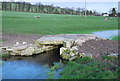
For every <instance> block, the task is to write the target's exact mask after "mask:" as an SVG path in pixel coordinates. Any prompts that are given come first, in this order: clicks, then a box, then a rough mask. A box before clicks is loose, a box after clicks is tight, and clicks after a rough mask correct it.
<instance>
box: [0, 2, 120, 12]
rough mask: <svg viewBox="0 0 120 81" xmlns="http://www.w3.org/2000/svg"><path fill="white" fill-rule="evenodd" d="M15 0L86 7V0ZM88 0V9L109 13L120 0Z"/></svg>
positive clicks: (116, 6) (63, 6)
mask: <svg viewBox="0 0 120 81" xmlns="http://www.w3.org/2000/svg"><path fill="white" fill-rule="evenodd" d="M0 1H10V0H0ZM13 1H15V2H16V1H22V2H23V1H25V2H31V3H32V4H35V3H37V2H41V3H42V4H43V5H51V4H54V6H59V7H62V8H65V7H69V8H72V7H74V8H78V7H80V8H84V7H85V5H84V2H85V0H13ZM86 1H87V9H88V10H97V11H98V12H100V13H102V12H104V13H106V12H107V13H109V10H110V9H111V8H117V9H118V2H119V1H120V0H86Z"/></svg>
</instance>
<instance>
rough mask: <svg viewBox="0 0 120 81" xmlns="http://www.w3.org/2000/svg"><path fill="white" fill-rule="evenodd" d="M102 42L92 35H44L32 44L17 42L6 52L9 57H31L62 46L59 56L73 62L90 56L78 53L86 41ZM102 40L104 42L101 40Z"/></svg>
mask: <svg viewBox="0 0 120 81" xmlns="http://www.w3.org/2000/svg"><path fill="white" fill-rule="evenodd" d="M96 39H97V40H98V39H100V40H102V38H98V37H96V36H95V35H93V34H60V35H46V36H44V37H42V38H40V39H38V40H35V41H34V44H28V43H27V42H23V43H22V44H20V43H19V42H17V43H16V44H15V45H14V47H9V48H6V49H5V50H6V52H7V53H8V54H11V55H22V56H23V55H25V56H29V55H33V54H38V53H42V52H45V51H49V50H52V49H54V48H56V45H61V44H62V45H63V47H62V48H60V55H61V56H62V57H63V58H64V59H68V60H73V59H75V58H77V57H82V56H83V57H85V56H89V57H91V55H86V54H84V53H79V52H78V48H79V46H82V44H83V43H84V42H86V41H88V40H96ZM103 40H106V39H104V38H103Z"/></svg>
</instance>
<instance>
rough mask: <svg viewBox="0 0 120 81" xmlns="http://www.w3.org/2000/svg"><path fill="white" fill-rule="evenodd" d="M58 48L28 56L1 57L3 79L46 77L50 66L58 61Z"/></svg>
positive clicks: (59, 58)
mask: <svg viewBox="0 0 120 81" xmlns="http://www.w3.org/2000/svg"><path fill="white" fill-rule="evenodd" d="M60 60H61V57H60V55H59V49H58V48H56V49H54V50H51V51H48V52H44V53H42V54H37V55H34V56H30V57H20V56H10V58H3V66H2V77H3V79H47V77H48V72H49V71H50V69H49V68H50V67H51V66H52V65H53V63H54V62H59V61H60Z"/></svg>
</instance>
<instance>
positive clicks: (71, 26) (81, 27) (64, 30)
mask: <svg viewBox="0 0 120 81" xmlns="http://www.w3.org/2000/svg"><path fill="white" fill-rule="evenodd" d="M34 16H40V18H34ZM104 18H105V17H95V16H87V19H86V20H85V18H84V16H80V15H59V14H42V13H27V12H12V11H3V12H2V25H3V26H2V32H3V33H18V34H19V33H22V34H41V35H51V34H88V33H91V32H95V31H103V30H116V29H118V20H117V18H114V17H113V18H108V19H109V21H107V22H105V21H104Z"/></svg>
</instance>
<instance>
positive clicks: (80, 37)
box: [37, 34, 96, 47]
mask: <svg viewBox="0 0 120 81" xmlns="http://www.w3.org/2000/svg"><path fill="white" fill-rule="evenodd" d="M95 38H96V36H95V35H93V34H60V35H46V36H44V37H42V38H40V39H38V40H37V42H38V43H39V44H44V45H45V44H54V45H59V44H63V43H66V45H65V47H70V46H71V45H72V44H73V42H74V41H76V40H77V41H76V43H81V41H82V43H83V42H85V41H87V40H91V39H95ZM70 43H72V44H70Z"/></svg>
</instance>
